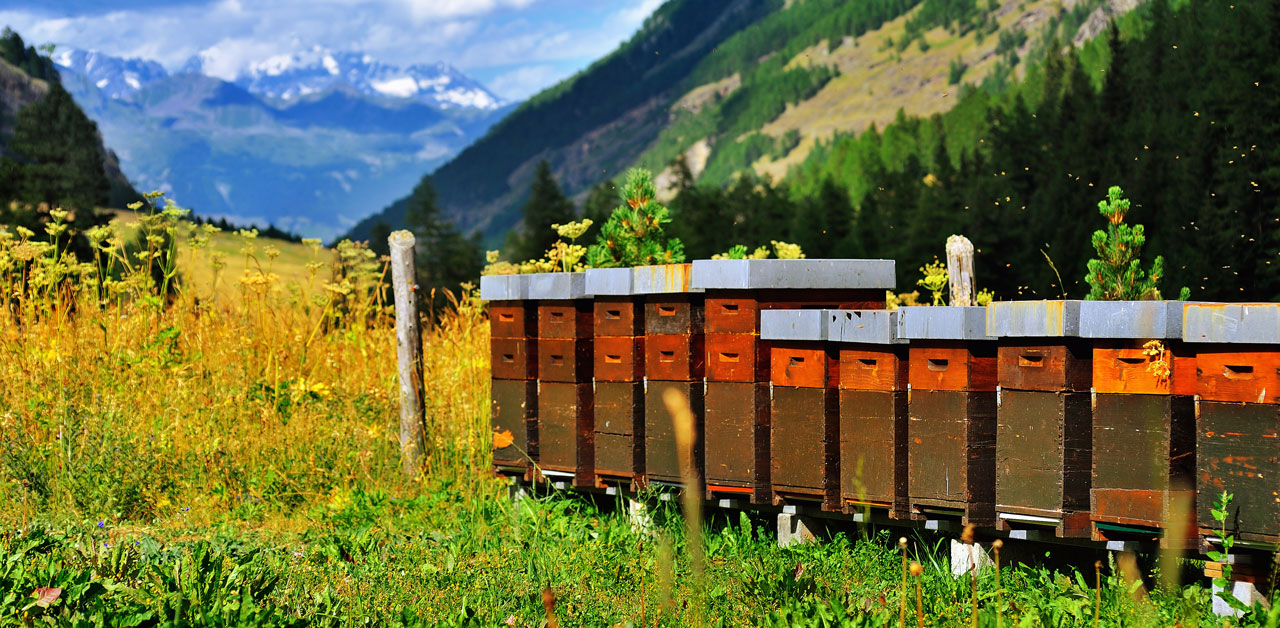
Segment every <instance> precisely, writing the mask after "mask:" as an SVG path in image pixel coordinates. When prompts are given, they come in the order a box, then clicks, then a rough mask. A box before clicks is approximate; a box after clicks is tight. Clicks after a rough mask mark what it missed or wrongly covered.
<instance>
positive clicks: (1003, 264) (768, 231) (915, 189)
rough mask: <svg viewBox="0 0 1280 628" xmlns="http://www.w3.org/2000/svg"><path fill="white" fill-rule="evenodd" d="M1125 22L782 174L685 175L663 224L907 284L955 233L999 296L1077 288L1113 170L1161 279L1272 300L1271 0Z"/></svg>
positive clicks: (1277, 103) (1277, 221)
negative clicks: (875, 265) (883, 272)
mask: <svg viewBox="0 0 1280 628" xmlns="http://www.w3.org/2000/svg"><path fill="white" fill-rule="evenodd" d="M1133 18H1134V20H1133V23H1134V24H1135V27H1134V28H1133V29H1127V30H1131V31H1132V32H1131V34H1128V35H1125V36H1122V34H1121V32H1120V30H1119V29H1117V28H1115V26H1114V25H1113V27H1112V29H1111V31H1110V33H1109V34H1106V35H1104V37H1105V38H1106V39H1105V41H1103V42H1100V44H1099V45H1103V44H1105V49H1104V52H1105V53H1106V54H1105V57H1106V58H1105V59H1103V61H1104V62H1105V61H1106V59H1109V63H1101V64H1098V65H1099V67H1097V69H1096V70H1093V71H1091V70H1090V67H1089V63H1087V62H1086V61H1085V60H1083V59H1082V54H1081V53H1080V52H1078V51H1076V50H1074V49H1068V50H1067V51H1066V53H1065V54H1062V55H1056V54H1049V55H1047V56H1046V58H1045V61H1044V62H1043V63H1042V64H1041V65H1040V66H1039V67H1038V68H1035V69H1034V70H1033V71H1032V72H1029V73H1028V77H1027V80H1026V81H1024V82H1023V83H1021V84H1019V85H1017V86H1014V87H1011V88H1010V89H1008V90H1005V91H1003V92H1000V93H994V92H993V90H989V89H968V90H965V94H964V95H963V97H962V99H961V101H960V102H959V103H958V105H957V106H956V108H955V109H953V110H952V111H950V112H949V113H947V114H943V115H940V116H934V117H931V118H927V119H921V118H914V117H907V116H899V118H898V119H897V120H896V121H895V122H894V123H892V124H890V125H888V126H887V127H886V128H884V129H883V130H878V129H874V128H873V129H871V130H869V131H867V132H864V133H861V134H857V135H844V136H837V137H835V138H833V139H831V140H830V141H828V142H825V143H824V144H823V145H822V146H820V147H819V148H818V149H815V150H814V151H813V152H812V153H811V154H810V156H809V157H808V159H807V160H806V161H805V162H804V163H803V164H801V165H800V166H799V167H798V168H797V169H793V170H792V172H791V174H790V176H788V177H787V180H786V181H785V182H781V183H776V184H770V183H768V182H763V181H758V180H755V179H752V178H750V177H746V178H741V179H739V180H737V181H736V182H735V183H733V184H731V185H729V186H727V187H726V188H720V187H717V186H702V185H695V184H693V183H692V178H691V177H688V176H687V175H686V176H685V177H683V178H682V181H681V191H680V192H679V194H678V196H677V197H676V199H675V200H674V201H673V202H672V203H671V206H672V211H673V213H674V214H675V221H674V224H673V231H675V232H676V233H677V234H678V235H680V236H681V237H682V238H683V239H684V240H685V243H686V248H687V251H688V252H689V254H690V255H691V256H692V257H694V258H698V257H705V256H708V255H711V254H714V253H717V252H720V251H723V250H725V249H728V248H729V246H730V245H732V244H735V243H743V244H747V245H749V246H755V245H758V244H761V243H767V242H768V241H769V240H771V239H789V240H791V241H795V242H798V243H799V244H801V245H803V247H804V248H805V250H806V252H807V253H808V254H809V256H810V257H822V256H851V257H880V258H891V259H895V260H897V261H898V269H899V281H898V284H899V286H900V287H908V286H912V285H914V284H915V279H916V276H917V275H918V272H917V270H916V269H917V268H918V267H919V266H921V265H923V264H924V263H925V262H927V261H930V260H931V259H932V258H933V257H934V256H939V257H941V256H942V254H943V244H944V242H945V240H946V237H947V236H948V235H949V234H952V233H963V234H965V235H967V236H968V237H969V238H970V239H972V240H973V241H974V243H975V245H976V247H977V248H978V249H979V251H980V252H979V254H978V256H977V266H978V268H977V273H978V281H979V284H981V285H982V286H984V287H989V288H992V289H994V290H995V291H996V293H997V298H1003V299H1015V298H1048V297H1060V296H1062V295H1063V294H1064V293H1065V294H1066V295H1067V296H1069V297H1074V298H1081V297H1083V296H1084V294H1086V293H1087V286H1085V284H1084V281H1083V275H1084V272H1085V261H1086V260H1087V259H1088V258H1089V257H1090V255H1091V253H1092V248H1091V246H1090V243H1089V236H1090V234H1091V233H1092V232H1093V231H1094V230H1095V229H1098V228H1101V227H1102V226H1103V219H1102V217H1101V216H1100V215H1099V214H1098V212H1097V203H1098V201H1100V200H1102V199H1103V198H1104V197H1105V196H1106V190H1107V187H1108V186H1111V185H1119V186H1121V187H1123V188H1124V190H1125V192H1126V194H1127V196H1128V197H1129V198H1130V199H1131V200H1132V201H1133V206H1134V210H1133V211H1132V212H1131V213H1130V216H1129V222H1138V223H1144V224H1145V225H1146V233H1147V236H1148V243H1147V247H1146V251H1148V254H1147V255H1148V256H1149V257H1150V256H1154V255H1156V254H1163V255H1164V256H1165V257H1166V258H1167V260H1168V264H1167V271H1168V276H1167V277H1165V278H1164V280H1163V284H1162V285H1163V287H1164V293H1165V294H1166V295H1168V296H1173V295H1176V294H1177V293H1178V288H1179V287H1181V286H1184V285H1185V286H1188V287H1190V288H1191V295H1192V298H1193V299H1224V300H1225V299H1231V300H1242V299H1260V300H1272V299H1276V298H1280V268H1277V266H1280V206H1278V201H1280V66H1277V65H1276V63H1275V59H1277V58H1280V3H1274V2H1258V3H1237V4H1231V3H1228V2H1219V1H1217V0H1190V1H1188V2H1171V1H1170V0H1150V2H1148V3H1147V4H1146V5H1144V6H1143V7H1142V8H1140V9H1139V14H1137V15H1134V16H1133ZM1065 46H1066V45H1065V44H1064V45H1060V46H1051V49H1053V48H1059V47H1065ZM949 132H950V133H963V135H964V136H965V138H977V139H976V142H973V141H963V142H957V141H953V140H952V139H950V138H949V137H948V133H949ZM1046 256H1047V258H1046ZM1049 259H1051V260H1052V266H1051V264H1050V262H1049V261H1048V260H1049ZM1055 266H1056V269H1057V271H1060V273H1061V276H1062V281H1063V283H1065V284H1066V286H1065V289H1064V288H1063V287H1060V286H1059V285H1058V279H1057V276H1056V273H1055V270H1054V267H1055Z"/></svg>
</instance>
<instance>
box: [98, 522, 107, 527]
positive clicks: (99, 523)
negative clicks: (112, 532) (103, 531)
mask: <svg viewBox="0 0 1280 628" xmlns="http://www.w3.org/2000/svg"><path fill="white" fill-rule="evenodd" d="M106 525H107V522H105V521H99V522H98V527H99V528H101V527H104V526H106Z"/></svg>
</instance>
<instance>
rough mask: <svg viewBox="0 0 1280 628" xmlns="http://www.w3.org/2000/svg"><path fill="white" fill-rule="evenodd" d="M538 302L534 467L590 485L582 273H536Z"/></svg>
mask: <svg viewBox="0 0 1280 628" xmlns="http://www.w3.org/2000/svg"><path fill="white" fill-rule="evenodd" d="M528 277H529V298H530V299H532V300H536V301H537V302H538V466H539V468H540V469H541V470H542V473H543V474H544V475H546V476H549V477H552V478H554V477H566V478H571V479H572V481H573V484H574V485H575V486H583V487H586V486H593V485H594V484H595V472H594V466H595V449H594V446H595V423H594V416H595V415H594V411H595V399H594V387H593V386H592V371H593V369H592V355H593V349H592V337H593V334H594V323H593V321H592V318H593V315H594V306H593V304H592V301H591V298H590V296H589V295H588V294H587V293H586V275H585V273H581V272H578V273H536V274H531V275H528Z"/></svg>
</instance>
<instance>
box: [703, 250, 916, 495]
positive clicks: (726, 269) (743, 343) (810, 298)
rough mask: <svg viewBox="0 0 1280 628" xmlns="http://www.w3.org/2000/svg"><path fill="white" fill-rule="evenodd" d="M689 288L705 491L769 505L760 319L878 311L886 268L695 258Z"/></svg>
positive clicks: (873, 263) (889, 281) (765, 346)
mask: <svg viewBox="0 0 1280 628" xmlns="http://www.w3.org/2000/svg"><path fill="white" fill-rule="evenodd" d="M693 285H694V286H695V287H698V288H702V289H705V290H706V337H705V351H706V367H705V368H706V380H707V384H706V391H707V392H706V404H707V416H706V421H707V437H708V439H709V441H708V443H707V453H706V455H707V480H708V491H709V493H711V494H715V493H725V494H734V493H747V494H749V495H750V498H751V500H752V501H753V502H755V503H767V502H770V501H772V499H773V495H772V491H771V490H770V489H769V485H770V472H771V471H770V465H769V462H768V461H769V455H770V447H769V434H770V425H771V408H770V396H769V382H770V370H771V369H770V360H771V341H770V340H767V339H764V338H762V337H761V328H762V327H761V326H762V322H761V316H762V313H763V312H767V311H770V310H797V309H816V308H820V307H838V306H845V307H863V308H868V309H874V308H883V307H884V294H885V289H886V288H890V287H892V286H893V262H892V261H885V260H697V261H695V262H694V263H693ZM793 357H795V358H797V359H804V358H803V356H793ZM787 363H788V364H789V363H790V360H788V362H787ZM784 394H786V393H784Z"/></svg>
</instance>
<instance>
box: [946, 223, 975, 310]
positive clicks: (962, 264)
mask: <svg viewBox="0 0 1280 628" xmlns="http://www.w3.org/2000/svg"><path fill="white" fill-rule="evenodd" d="M947 276H948V277H949V278H950V283H951V300H950V301H949V302H948V304H949V305H977V304H978V302H977V300H976V299H977V294H975V293H974V282H973V243H972V242H970V241H969V238H966V237H964V236H961V235H953V236H951V237H949V238H947Z"/></svg>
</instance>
